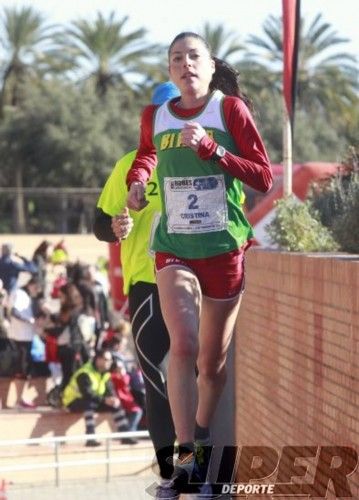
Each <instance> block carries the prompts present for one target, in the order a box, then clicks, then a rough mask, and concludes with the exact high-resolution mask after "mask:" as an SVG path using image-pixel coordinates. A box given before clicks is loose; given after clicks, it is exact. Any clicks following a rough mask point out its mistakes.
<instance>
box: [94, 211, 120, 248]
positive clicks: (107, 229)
mask: <svg viewBox="0 0 359 500" xmlns="http://www.w3.org/2000/svg"><path fill="white" fill-rule="evenodd" d="M111 219H112V218H111V216H110V215H108V214H106V213H105V212H104V211H103V210H102V209H101V208H96V210H95V216H94V223H93V232H94V235H95V236H96V238H97V239H98V240H100V241H107V242H108V243H113V242H115V241H117V238H116V236H115V234H114V233H113V231H112V228H111Z"/></svg>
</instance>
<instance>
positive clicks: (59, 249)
mask: <svg viewBox="0 0 359 500" xmlns="http://www.w3.org/2000/svg"><path fill="white" fill-rule="evenodd" d="M68 261H69V253H68V251H67V248H66V247H65V241H64V240H63V239H62V240H61V241H59V243H57V244H56V245H55V246H54V250H53V252H52V255H51V262H52V264H53V265H54V266H55V265H58V264H66V263H67V262H68Z"/></svg>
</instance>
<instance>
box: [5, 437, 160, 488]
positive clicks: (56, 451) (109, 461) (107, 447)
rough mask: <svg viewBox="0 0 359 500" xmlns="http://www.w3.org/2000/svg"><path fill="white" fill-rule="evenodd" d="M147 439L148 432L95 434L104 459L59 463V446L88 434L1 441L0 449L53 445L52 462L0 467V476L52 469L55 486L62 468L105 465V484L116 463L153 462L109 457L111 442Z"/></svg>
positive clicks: (144, 457) (141, 458)
mask: <svg viewBox="0 0 359 500" xmlns="http://www.w3.org/2000/svg"><path fill="white" fill-rule="evenodd" d="M147 437H149V434H148V431H136V432H112V433H103V434H96V440H105V457H104V458H94V459H93V458H92V459H86V460H65V461H61V460H60V456H59V446H60V445H61V444H64V443H68V442H76V441H83V440H86V439H88V438H89V435H88V434H81V435H76V436H53V437H50V436H49V437H42V438H28V439H11V440H1V441H0V447H11V446H20V445H36V444H49V443H50V444H51V443H53V444H54V461H53V462H44V463H36V464H35V463H33V464H20V465H0V474H1V473H3V472H17V471H25V470H39V469H49V468H51V469H52V468H53V469H54V470H55V485H56V486H59V485H60V469H61V468H64V467H76V466H83V465H106V482H109V481H110V479H111V471H110V465H111V464H115V463H116V464H117V463H129V462H144V461H149V462H151V461H152V460H153V457H154V455H153V454H152V455H144V456H137V455H136V456H135V457H133V456H130V455H127V456H124V457H113V456H111V440H113V439H123V438H147Z"/></svg>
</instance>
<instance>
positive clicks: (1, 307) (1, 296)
mask: <svg viewBox="0 0 359 500" xmlns="http://www.w3.org/2000/svg"><path fill="white" fill-rule="evenodd" d="M8 301H9V296H8V294H7V291H6V290H5V288H4V283H3V281H2V279H0V337H7V336H8V332H9V326H10V322H9V311H8V308H9V305H8Z"/></svg>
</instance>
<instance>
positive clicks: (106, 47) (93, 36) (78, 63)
mask: <svg viewBox="0 0 359 500" xmlns="http://www.w3.org/2000/svg"><path fill="white" fill-rule="evenodd" d="M127 21H128V16H125V17H123V18H122V19H119V20H117V19H115V13H114V12H111V13H110V14H109V17H108V18H107V19H106V18H105V17H104V16H103V15H102V14H101V13H100V12H98V14H97V18H96V19H95V21H93V22H90V21H86V20H84V19H80V20H77V21H73V22H72V23H71V26H70V28H69V29H68V30H66V32H65V33H64V34H63V36H62V37H61V40H59V41H60V42H61V44H62V45H63V48H65V53H67V54H70V57H72V58H73V60H74V69H75V71H77V72H78V71H80V72H81V73H82V75H83V76H85V78H88V77H90V78H91V79H92V80H93V81H94V84H95V88H96V91H97V92H98V94H99V95H104V94H106V92H107V90H108V89H109V87H110V86H112V85H114V84H115V83H116V82H117V83H118V82H120V83H122V84H123V85H124V86H130V85H129V82H128V79H129V77H130V76H131V75H132V76H134V75H135V76H137V77H138V76H139V75H141V77H142V78H143V74H142V73H143V68H144V67H145V63H146V61H148V59H150V58H151V57H153V56H154V55H156V52H157V51H158V46H157V45H149V44H148V43H146V41H145V40H144V36H145V34H146V30H145V29H144V28H140V29H137V30H134V31H130V32H127V33H125V29H126V23H127Z"/></svg>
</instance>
